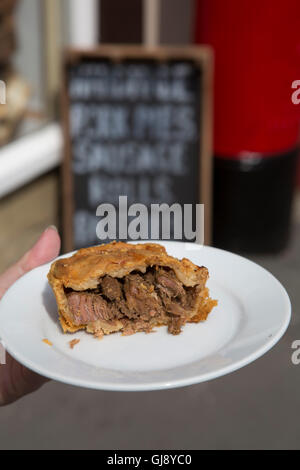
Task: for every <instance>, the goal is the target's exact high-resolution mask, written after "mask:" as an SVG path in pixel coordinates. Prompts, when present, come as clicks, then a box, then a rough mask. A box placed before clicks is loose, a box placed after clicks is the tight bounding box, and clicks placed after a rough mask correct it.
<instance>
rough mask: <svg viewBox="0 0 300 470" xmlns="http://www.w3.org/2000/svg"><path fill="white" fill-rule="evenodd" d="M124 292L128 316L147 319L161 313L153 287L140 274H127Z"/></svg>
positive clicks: (159, 303)
mask: <svg viewBox="0 0 300 470" xmlns="http://www.w3.org/2000/svg"><path fill="white" fill-rule="evenodd" d="M124 292H125V297H126V301H127V307H128V309H129V313H128V316H129V317H136V316H139V317H141V318H143V319H149V316H150V317H153V316H156V315H158V314H160V313H162V312H163V307H162V303H161V300H160V298H159V296H158V295H157V294H156V292H155V290H154V286H153V285H152V284H151V283H149V282H148V281H147V280H146V279H145V278H143V277H142V276H141V275H140V274H129V275H128V276H126V278H125V283H124Z"/></svg>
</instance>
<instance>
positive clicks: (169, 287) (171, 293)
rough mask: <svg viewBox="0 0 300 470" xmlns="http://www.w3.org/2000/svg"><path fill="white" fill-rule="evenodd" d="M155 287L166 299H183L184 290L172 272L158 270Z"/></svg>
mask: <svg viewBox="0 0 300 470" xmlns="http://www.w3.org/2000/svg"><path fill="white" fill-rule="evenodd" d="M156 281H157V287H158V288H159V289H160V290H161V291H162V292H163V293H164V294H165V295H167V296H168V297H171V298H172V297H184V296H185V290H184V287H183V285H182V283H181V282H180V281H179V279H177V277H176V275H175V273H174V272H173V271H166V270H163V269H160V270H158V271H157V273H156Z"/></svg>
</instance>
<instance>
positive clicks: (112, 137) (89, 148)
mask: <svg viewBox="0 0 300 470" xmlns="http://www.w3.org/2000/svg"><path fill="white" fill-rule="evenodd" d="M64 72H65V73H64V83H63V123H64V134H65V158H64V163H63V199H64V216H63V220H64V245H65V249H66V250H69V249H72V248H79V247H83V246H89V245H94V244H98V243H99V242H101V240H99V238H98V237H97V235H96V226H97V223H98V221H99V217H98V216H97V215H96V210H97V207H98V206H99V205H100V204H103V203H110V204H113V205H114V206H115V207H116V208H118V205H119V197H120V196H127V204H128V206H129V205H131V204H133V203H142V204H145V205H146V206H147V207H150V205H151V204H162V203H166V204H168V205H172V204H173V203H179V204H196V203H204V204H205V242H206V243H209V239H210V191H211V135H212V131H211V74H212V67H211V53H210V50H209V48H206V47H188V48H187V47H177V48H174V47H160V48H155V49H150V48H144V47H140V46H126V47H121V46H102V47H99V48H98V49H95V50H89V51H87V50H84V51H83V50H70V51H68V52H67V53H66V57H65V66H64ZM117 238H118V237H117Z"/></svg>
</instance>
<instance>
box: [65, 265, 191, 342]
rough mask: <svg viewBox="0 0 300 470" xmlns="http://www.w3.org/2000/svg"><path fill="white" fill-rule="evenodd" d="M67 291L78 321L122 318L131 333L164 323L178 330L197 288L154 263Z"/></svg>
mask: <svg viewBox="0 0 300 470" xmlns="http://www.w3.org/2000/svg"><path fill="white" fill-rule="evenodd" d="M66 295H67V298H68V304H69V309H70V312H71V314H72V318H73V322H74V324H75V325H86V324H90V323H91V322H95V321H97V320H105V321H115V320H121V321H122V323H123V326H124V329H123V331H124V332H125V333H127V334H130V333H134V332H135V331H141V330H142V331H150V330H151V329H152V327H153V325H154V324H157V323H161V324H166V325H168V329H169V332H170V333H172V334H178V333H180V330H181V326H182V325H183V324H184V323H185V322H186V321H187V319H188V318H189V316H190V315H189V314H190V311H191V309H192V308H193V305H194V303H195V296H196V288H193V287H185V286H183V284H182V283H181V282H180V281H179V280H178V278H177V277H176V275H175V273H174V271H172V270H171V269H168V268H162V267H153V268H150V269H148V270H147V272H146V273H145V274H142V273H139V272H132V273H131V274H129V275H127V276H125V277H124V278H122V279H118V278H113V277H110V276H104V277H103V278H101V279H100V280H99V285H98V287H97V289H93V290H88V291H83V292H77V291H73V290H71V289H66Z"/></svg>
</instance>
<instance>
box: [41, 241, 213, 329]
mask: <svg viewBox="0 0 300 470" xmlns="http://www.w3.org/2000/svg"><path fill="white" fill-rule="evenodd" d="M152 266H161V267H167V268H171V269H172V270H173V271H174V272H175V274H176V276H177V278H178V279H179V280H180V281H181V282H182V284H183V285H184V286H186V287H196V289H197V292H198V298H197V301H196V302H195V307H194V311H193V315H191V320H190V321H195V322H198V321H200V320H205V319H206V317H207V315H208V313H209V312H210V311H211V309H212V308H213V307H214V306H215V305H216V301H213V300H211V299H210V298H209V293H208V289H207V288H205V283H206V281H207V279H208V270H207V268H205V267H203V266H202V267H199V266H196V265H195V264H193V263H192V262H191V261H189V260H188V259H186V258H183V259H182V260H178V259H177V258H174V257H172V256H169V255H168V254H167V252H166V250H165V248H164V247H163V246H161V245H159V244H156V243H142V244H128V243H124V242H112V243H109V244H103V245H98V246H94V247H90V248H83V249H80V250H78V251H77V252H76V253H75V254H74V255H73V256H71V257H69V258H62V259H59V260H57V261H55V262H54V263H52V265H51V268H50V271H49V273H48V280H49V283H50V285H51V286H52V289H53V291H54V294H55V297H56V301H57V305H58V310H59V317H60V322H61V325H62V328H63V330H64V331H65V332H66V331H68V332H75V331H77V330H79V329H84V328H86V330H87V331H88V332H95V331H96V330H95V325H91V324H89V325H74V323H73V321H72V315H71V312H70V309H69V305H68V300H67V296H66V293H65V289H66V288H70V289H72V290H74V291H79V292H80V291H85V290H87V289H96V288H97V286H98V284H99V278H102V277H103V276H105V275H108V276H111V277H115V278H123V277H124V276H126V275H128V274H130V273H131V272H132V271H139V272H141V273H145V272H146V270H147V268H149V267H152ZM94 323H95V324H97V328H98V330H99V331H101V332H102V333H104V334H109V333H110V332H112V331H118V330H121V329H122V326H123V325H122V323H121V322H120V321H118V320H116V321H115V322H110V323H109V324H108V322H106V321H105V320H98V321H97V322H94ZM153 326H157V325H154V324H153Z"/></svg>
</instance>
